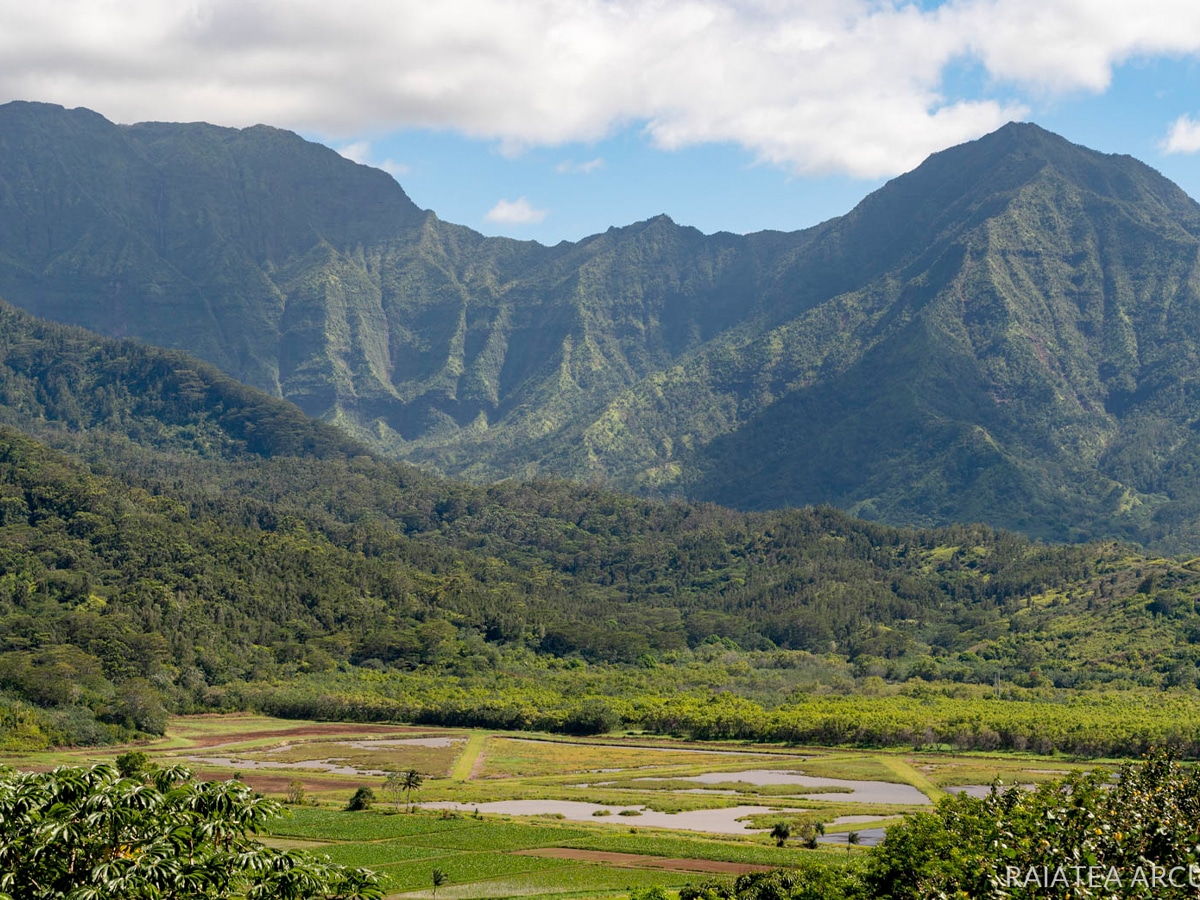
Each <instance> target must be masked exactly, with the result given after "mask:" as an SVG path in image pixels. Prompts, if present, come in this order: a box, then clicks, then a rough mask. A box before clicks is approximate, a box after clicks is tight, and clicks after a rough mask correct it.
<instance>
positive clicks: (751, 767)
mask: <svg viewBox="0 0 1200 900" xmlns="http://www.w3.org/2000/svg"><path fill="white" fill-rule="evenodd" d="M125 749H128V748H124V747H122V748H106V749H104V750H96V749H83V750H80V749H77V750H69V751H59V752H45V753H37V754H26V755H21V756H14V755H8V756H7V757H4V758H2V761H3V762H4V763H6V764H8V765H12V766H16V767H18V768H47V767H50V766H53V765H58V764H73V765H87V764H90V763H93V762H100V761H111V760H112V759H113V758H114V757H115V756H116V755H117V754H118V753H120V752H123V751H124V750H125ZM137 749H140V750H142V751H144V752H145V753H147V754H148V755H149V756H150V757H151V758H152V760H153V761H154V762H156V763H159V764H170V763H182V764H185V765H188V766H190V767H192V768H193V769H195V770H198V772H199V773H200V774H201V775H202V776H203V777H207V778H230V777H233V776H234V775H237V776H238V777H240V778H242V779H244V780H245V781H246V782H247V783H249V784H250V785H252V786H253V787H255V788H256V789H257V790H260V791H262V792H263V793H265V794H268V795H272V796H275V797H276V798H278V799H283V798H284V797H286V796H287V793H288V791H289V789H290V790H291V791H292V793H293V795H295V794H296V792H297V789H299V790H300V791H302V792H303V794H304V797H303V801H302V802H301V803H299V804H296V803H293V804H291V805H289V811H288V814H287V815H285V816H284V817H282V818H281V819H279V820H277V821H275V822H274V823H273V824H272V826H271V829H270V833H269V834H268V835H266V836H265V837H264V839H265V840H267V841H268V842H270V843H272V844H274V845H276V846H280V847H288V848H300V849H303V850H306V851H308V852H313V853H318V854H325V855H328V856H329V857H330V858H331V859H332V860H334V861H335V862H339V863H345V864H349V865H355V866H364V867H367V868H370V869H372V870H374V871H376V872H377V873H378V874H379V875H380V877H381V879H382V881H383V884H384V886H385V888H386V890H387V891H388V893H389V896H394V897H400V896H403V897H413V898H417V897H424V896H432V873H433V870H434V869H440V870H441V871H442V872H443V873H444V874H445V876H446V879H447V880H446V883H445V884H443V885H441V886H440V887H439V888H438V891H437V896H438V897H439V898H449V900H477V898H478V900H482V898H500V897H517V896H521V897H539V896H542V897H547V898H552V897H553V898H558V897H611V896H626V895H628V894H629V892H631V891H633V890H638V889H641V888H645V887H649V886H651V885H661V886H663V887H665V888H667V889H677V888H679V887H681V886H683V885H684V884H686V883H687V882H689V881H692V882H695V881H699V880H701V879H702V878H704V877H707V876H706V875H705V874H698V873H703V872H709V871H712V870H713V869H716V870H718V871H721V872H725V873H727V874H729V875H734V874H737V873H738V872H741V871H749V870H750V869H752V868H754V867H762V866H806V867H808V866H844V865H855V864H857V860H858V859H859V858H860V857H861V853H862V850H861V849H858V848H855V849H854V850H853V851H852V852H851V853H850V854H847V852H846V847H845V845H844V844H843V845H841V846H838V847H830V846H824V845H823V846H822V847H820V848H819V849H816V850H808V849H802V848H800V847H797V846H787V847H784V848H779V847H776V846H775V845H774V842H773V841H771V839H770V838H769V837H767V835H766V830H769V829H770V827H771V826H772V825H773V824H774V823H775V822H779V821H787V822H789V823H791V824H792V825H793V826H795V825H798V824H801V823H804V822H816V821H820V822H823V823H825V825H826V828H827V830H828V831H829V832H830V833H836V832H839V831H848V830H851V829H860V828H869V827H879V826H883V825H886V824H888V823H889V822H892V821H896V818H895V817H896V816H898V815H903V814H905V813H907V812H910V811H912V810H913V809H917V808H920V806H919V805H917V804H913V805H903V804H891V803H876V802H857V801H854V800H850V799H848V796H849V795H847V794H846V793H844V792H838V791H836V790H830V789H828V788H816V789H814V788H803V787H799V786H796V785H787V784H779V783H766V784H752V783H749V782H748V781H745V780H743V777H744V776H742V775H739V774H738V773H746V772H758V773H761V772H763V771H766V772H770V773H774V772H781V773H789V774H791V775H797V774H803V775H805V776H812V777H819V778H837V779H849V780H854V781H873V782H887V783H889V784H905V785H910V786H911V787H913V788H916V790H917V791H919V792H921V793H922V794H924V795H925V796H926V797H927V798H929V799H931V800H935V801H936V799H938V798H939V797H941V796H943V795H944V794H943V792H944V790H945V789H946V788H948V787H952V786H955V785H965V784H975V785H980V784H988V783H990V782H991V781H993V780H994V779H1000V780H1002V781H1003V782H1004V783H1007V784H1012V783H1035V782H1039V781H1043V780H1046V779H1048V778H1054V777H1058V776H1060V775H1062V774H1064V773H1066V772H1068V771H1070V770H1072V769H1074V768H1077V767H1079V764H1076V763H1073V762H1069V761H1066V760H1063V759H1061V758H1045V757H1037V756H1034V755H1028V756H1016V755H1011V754H1010V755H1000V754H991V755H984V754H968V755H963V754H950V753H945V754H943V753H915V752H914V753H901V752H894V753H887V752H867V751H861V752H857V751H847V750H826V749H817V748H786V747H779V746H767V747H763V746H753V745H730V744H698V743H695V742H693V743H684V742H680V741H670V740H664V739H650V738H645V737H642V736H637V735H627V736H620V737H607V738H602V739H569V738H561V737H553V738H550V737H548V736H547V737H546V738H544V739H542V738H538V737H537V736H525V735H522V736H520V737H518V736H515V735H507V734H502V733H487V732H480V731H465V730H456V729H438V728H417V727H410V726H400V725H394V726H382V725H381V726H371V725H354V724H339V723H317V722H302V721H286V720H279V719H270V718H266V717H262V716H247V715H236V716H213V715H206V716H187V717H180V718H177V719H175V720H173V721H172V723H171V727H170V729H169V730H168V733H167V736H166V737H164V738H163V739H161V740H158V741H154V742H149V743H144V744H141V745H139V746H138V748H137ZM201 760H209V761H207V762H204V761H201ZM212 760H220V762H213V761H212ZM331 767H332V768H334V769H336V771H328V769H329V768H331ZM410 768H411V769H416V770H417V771H418V772H420V773H422V774H423V775H424V776H425V780H424V783H423V784H422V786H421V787H420V788H419V789H418V790H417V791H416V793H415V795H414V797H413V798H412V799H413V801H414V802H415V803H418V804H420V803H425V802H432V801H442V802H447V801H451V802H454V803H456V804H459V806H460V807H461V808H460V809H459V810H458V811H451V810H442V811H433V810H423V809H417V810H416V811H414V812H406V811H403V810H404V809H405V801H406V798H403V797H398V796H394V795H393V796H391V797H385V795H384V793H383V791H382V789H383V783H384V777H383V776H381V775H379V774H374V773H377V772H379V771H406V770H408V769H410ZM701 775H704V776H706V777H707V779H708V781H707V783H704V784H700V783H698V782H696V781H693V780H689V779H693V778H695V777H697V776H701ZM726 775H728V777H724V776H726ZM753 777H756V778H759V779H761V777H762V776H761V775H759V776H753ZM768 780H769V779H768ZM360 786H369V787H372V788H373V789H374V790H375V792H376V795H377V797H378V800H379V802H378V803H377V805H376V807H375V808H374V809H372V810H369V811H366V812H354V813H351V812H345V811H343V809H342V807H344V805H345V803H346V800H347V799H348V798H349V796H350V794H352V793H353V792H354V790H356V789H357V788H358V787H360ZM800 794H809V795H810V796H808V797H803V798H802V797H800V796H798V795H800ZM914 796H917V795H914ZM517 800H520V801H529V800H537V801H542V802H543V805H544V806H545V809H544V810H543V812H542V814H541V815H538V816H533V817H524V816H521V817H518V816H515V815H512V814H491V815H480V814H477V813H475V811H474V810H473V808H472V807H473V806H474V805H477V804H485V803H495V802H500V801H517ZM563 801H574V802H575V803H576V804H580V803H591V804H598V805H600V807H598V811H601V812H604V813H605V814H604V815H586V814H584V813H580V812H579V809H580V808H581V807H578V806H576V807H572V808H569V809H570V813H571V815H574V816H576V819H577V820H575V821H568V820H566V819H565V818H564V817H563V813H561V812H559V813H556V812H554V811H553V810H554V809H556V808H559V806H560V805H561V803H562V802H563ZM739 806H746V807H748V808H749V807H757V808H758V809H759V811H758V812H751V813H748V814H746V815H744V816H743V817H742V821H741V822H738V823H734V824H733V825H732V826H731V827H733V828H737V829H739V830H738V831H737V833H726V834H717V833H703V832H700V831H696V830H693V829H692V828H690V827H676V828H671V829H668V828H663V827H657V828H656V827H649V826H648V825H647V824H646V822H645V820H646V818H647V817H649V816H650V812H649V811H650V810H654V811H658V812H662V813H671V814H673V815H674V814H676V813H678V814H679V819H678V820H679V822H680V823H682V824H683V825H686V824H687V823H689V822H708V821H709V820H706V819H691V818H689V817H688V816H689V814H694V813H701V814H704V813H705V811H707V812H708V813H713V814H717V815H718V816H719V815H720V814H721V811H722V810H723V809H725V808H730V807H739ZM562 808H563V809H568V808H567V807H562ZM926 808H928V806H927V805H926ZM622 810H623V811H629V812H633V813H638V812H640V813H641V814H640V815H633V816H626V815H624V814H621V815H618V814H617V811H622ZM845 816H851V817H854V818H853V819H852V820H851V821H850V822H848V823H841V824H838V823H835V821H834V820H835V819H838V818H840V817H845ZM727 818H729V817H728V816H727ZM658 821H660V822H661V821H662V820H661V819H659V820H658ZM668 821H674V819H673V818H671V817H668ZM730 821H732V819H731V818H730ZM709 824H710V825H711V822H709ZM746 825H749V826H753V828H754V829H757V830H748V829H745V828H744V826H746Z"/></svg>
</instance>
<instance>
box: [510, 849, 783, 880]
mask: <svg viewBox="0 0 1200 900" xmlns="http://www.w3.org/2000/svg"><path fill="white" fill-rule="evenodd" d="M515 852H516V853H517V854H518V855H520V856H548V857H551V858H552V859H575V860H579V861H580V862H593V863H601V864H603V865H606V866H617V867H619V868H625V869H663V870H664V871H667V872H711V873H713V874H717V875H745V874H746V873H747V872H770V871H771V870H772V869H773V868H776V867H775V866H762V865H758V864H757V863H736V862H722V861H720V860H716V859H669V858H667V857H663V856H644V855H642V854H640V853H613V852H610V851H607V850H575V849H572V848H570V847H541V848H539V849H537V850H517V851H515Z"/></svg>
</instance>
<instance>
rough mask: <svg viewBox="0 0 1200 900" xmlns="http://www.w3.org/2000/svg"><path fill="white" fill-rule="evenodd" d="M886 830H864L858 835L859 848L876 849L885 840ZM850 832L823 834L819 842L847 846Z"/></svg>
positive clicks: (818, 839)
mask: <svg viewBox="0 0 1200 900" xmlns="http://www.w3.org/2000/svg"><path fill="white" fill-rule="evenodd" d="M884 831H885V829H883V828H864V829H863V830H862V831H860V832H859V833H858V846H860V847H874V846H875V845H876V844H878V843H879V842H880V841H882V840H883V835H884ZM847 834H849V832H845V831H843V832H840V833H838V834H823V835H821V836H820V837H819V838H817V842H818V843H821V844H845V843H848V841H849V838H848V837H847Z"/></svg>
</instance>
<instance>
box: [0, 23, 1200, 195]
mask: <svg viewBox="0 0 1200 900" xmlns="http://www.w3.org/2000/svg"><path fill="white" fill-rule="evenodd" d="M1197 52H1200V4H1197V3H1195V0H1139V2H1138V3H1136V4H1130V3H1128V2H1127V0H948V2H946V3H944V4H942V5H941V6H939V7H937V8H934V9H923V8H921V7H918V6H916V5H913V4H911V3H907V2H889V0H439V2H437V3H430V2H428V0H343V2H340V3H337V4H330V3H327V2H325V0H194V2H189V3H179V2H177V0H60V2H56V3H53V4H19V3H7V4H4V8H3V9H2V10H0V98H3V99H33V100H46V101H51V102H58V103H62V104H64V105H68V106H80V105H83V106H89V107H91V108H93V109H96V110H98V111H100V112H102V113H104V114H105V115H107V116H108V117H109V118H113V119H116V120H118V121H125V122H130V121H137V120H143V119H169V120H181V119H184V120H186V119H204V120H208V121H213V122H217V123H220V124H229V125H246V124H253V123H256V122H268V123H271V124H277V125H282V126H285V127H291V128H298V129H302V130H307V131H314V132H317V133H321V134H325V135H328V136H329V137H330V138H331V139H336V138H337V137H338V136H339V135H341V136H343V139H345V138H346V137H349V136H353V135H361V134H366V133H383V132H386V131H390V130H393V129H397V128H402V127H417V128H437V129H453V130H456V131H458V132H461V133H463V134H466V135H468V136H473V137H477V138H484V139H490V140H495V141H497V142H498V143H499V144H500V146H501V147H502V148H503V149H505V150H506V151H508V152H518V151H520V150H521V149H523V148H525V147H530V146H553V145H558V144H563V143H566V142H571V141H589V140H595V139H600V138H602V137H605V136H607V135H610V134H612V133H614V132H616V131H617V130H620V129H623V128H627V127H630V126H635V127H639V128H642V129H644V131H645V134H646V135H647V136H648V138H649V139H650V140H651V141H653V142H654V144H656V145H657V146H659V147H662V148H667V149H670V148H678V147H684V146H688V145H692V144H697V143H704V142H732V143H736V144H739V145H741V146H743V147H746V148H748V149H749V150H750V151H751V152H752V153H754V154H755V155H756V157H757V158H758V159H760V160H762V161H765V162H770V163H776V164H779V165H782V166H786V167H788V168H790V169H791V170H793V171H796V172H798V173H826V172H843V173H848V174H850V175H855V176H861V177H879V176H884V175H891V174H895V173H897V172H900V171H903V170H905V169H907V168H910V167H911V166H913V165H915V164H916V163H917V162H919V161H920V160H921V159H922V158H923V157H924V156H925V155H927V154H928V153H929V152H931V151H933V150H936V149H940V148H943V147H946V146H948V145H951V144H955V143H959V142H961V141H964V140H969V139H971V138H974V137H977V136H979V135H980V134H982V133H984V132H986V131H989V130H992V129H994V128H995V127H997V126H999V125H1001V124H1003V123H1004V122H1005V121H1007V120H1008V119H1010V118H1017V117H1021V116H1022V115H1024V114H1025V112H1026V111H1025V110H1024V109H1023V108H1022V107H1021V106H1020V105H1019V104H1017V105H1014V104H1011V103H1005V102H1003V101H1001V100H999V99H996V97H997V96H999V92H994V96H991V97H989V96H982V97H978V98H971V99H953V98H949V97H947V96H946V95H945V87H944V85H943V73H944V72H945V71H946V69H947V67H948V66H950V65H952V64H954V63H956V62H961V61H968V62H977V63H978V64H980V65H981V66H983V67H984V68H985V70H986V73H987V75H988V77H990V78H991V79H992V80H993V83H994V84H997V85H1005V86H1009V87H1012V86H1016V87H1018V88H1020V89H1021V90H1030V91H1034V92H1038V93H1041V92H1051V93H1052V92H1062V91H1073V90H1088V91H1101V90H1104V89H1105V87H1106V86H1107V85H1108V83H1109V81H1110V79H1111V77H1112V70H1113V67H1114V66H1116V65H1118V64H1120V63H1122V62H1123V61H1126V60H1128V59H1131V58H1135V57H1150V56H1154V55H1161V54H1171V55H1179V54H1194V53H1197Z"/></svg>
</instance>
